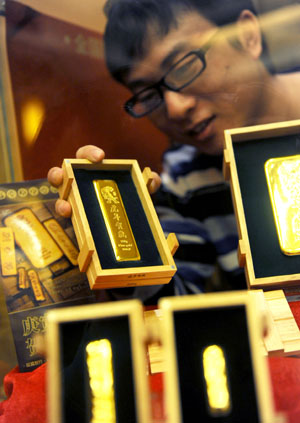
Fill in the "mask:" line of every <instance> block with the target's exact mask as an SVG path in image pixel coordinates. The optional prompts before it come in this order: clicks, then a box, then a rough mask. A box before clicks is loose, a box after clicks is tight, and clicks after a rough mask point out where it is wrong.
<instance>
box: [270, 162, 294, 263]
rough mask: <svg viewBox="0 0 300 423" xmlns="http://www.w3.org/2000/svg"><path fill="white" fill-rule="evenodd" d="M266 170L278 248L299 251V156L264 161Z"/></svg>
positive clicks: (291, 252) (285, 251)
mask: <svg viewBox="0 0 300 423" xmlns="http://www.w3.org/2000/svg"><path fill="white" fill-rule="evenodd" d="M265 173H266V178H267V183H268V189H269V195H270V200H271V205H272V209H273V214H274V219H275V224H276V229H277V234H278V238H279V244H280V248H281V250H282V252H283V253H284V254H286V255H296V254H300V155H295V156H287V157H279V158H273V159H269V160H267V161H266V163H265Z"/></svg>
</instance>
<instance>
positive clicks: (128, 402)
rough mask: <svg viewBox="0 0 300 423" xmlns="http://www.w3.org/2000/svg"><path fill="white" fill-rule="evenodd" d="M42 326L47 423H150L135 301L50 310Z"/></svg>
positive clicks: (140, 309)
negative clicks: (45, 368)
mask: <svg viewBox="0 0 300 423" xmlns="http://www.w3.org/2000/svg"><path fill="white" fill-rule="evenodd" d="M46 324H47V332H46V346H47V359H48V378H47V384H48V389H47V395H48V397H47V398H48V405H49V406H48V407H47V408H48V420H47V421H49V423H69V422H71V421H73V422H90V421H96V420H97V421H103V422H113V421H115V422H120V423H121V422H124V423H125V422H126V423H127V422H136V423H150V422H151V420H150V397H149V382H148V376H147V370H148V369H147V364H146V363H147V362H146V344H145V326H144V318H143V306H142V303H141V302H140V301H138V300H129V301H117V302H114V303H103V304H93V305H89V306H79V307H68V308H61V309H56V310H51V311H50V312H48V313H47V314H46ZM93 345H94V350H93V351H91V349H90V348H91V346H93ZM97 346H98V347H97ZM91 352H92V353H93V355H94V356H92V354H91ZM104 364H105V366H104ZM97 386H98V387H99V388H98V389H96V388H97ZM107 410H108V411H109V413H108V412H107ZM105 412H107V413H105ZM96 417H98V419H97V418H96Z"/></svg>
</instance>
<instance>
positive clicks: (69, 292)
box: [0, 179, 95, 371]
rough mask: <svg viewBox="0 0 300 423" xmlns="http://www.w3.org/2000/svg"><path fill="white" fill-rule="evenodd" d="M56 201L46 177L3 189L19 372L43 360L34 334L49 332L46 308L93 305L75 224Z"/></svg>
mask: <svg viewBox="0 0 300 423" xmlns="http://www.w3.org/2000/svg"><path fill="white" fill-rule="evenodd" d="M57 199H58V194H57V190H56V189H55V188H53V187H51V186H50V185H49V183H48V182H47V181H46V180H44V179H41V180H34V181H27V182H20V183H14V184H2V185H0V257H1V264H0V281H1V289H2V290H3V294H4V296H5V300H6V305H7V310H8V315H9V320H10V324H11V328H12V334H13V338H14V343H15V347H16V353H17V359H18V364H19V368H20V371H31V370H33V369H34V368H36V367H37V366H39V365H40V364H42V363H43V362H44V361H45V359H44V358H41V357H40V356H39V355H38V354H37V349H36V338H35V335H43V334H44V333H45V330H46V326H45V317H44V314H45V311H46V310H48V309H50V308H53V307H61V306H65V307H66V306H69V305H70V306H71V305H79V304H88V303H91V302H94V301H95V295H94V293H93V292H92V291H91V290H90V288H89V283H88V281H87V279H86V275H85V274H83V273H81V272H80V271H79V269H78V265H77V257H78V246H77V242H76V238H75V235H74V231H73V227H72V224H71V221H70V219H65V218H62V217H60V216H58V215H57V214H56V212H55V201H56V200H57Z"/></svg>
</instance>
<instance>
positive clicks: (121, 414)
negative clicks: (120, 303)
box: [60, 316, 137, 423]
mask: <svg viewBox="0 0 300 423" xmlns="http://www.w3.org/2000/svg"><path fill="white" fill-rule="evenodd" d="M60 339H61V365H62V374H61V377H62V406H63V407H62V408H63V420H62V421H63V422H64V423H74V422H82V423H89V422H90V421H91V418H92V411H91V410H92V396H91V395H92V394H91V389H90V383H89V373H88V367H87V364H86V346H87V345H88V343H89V342H92V341H95V340H100V339H108V340H109V341H110V342H111V349H112V366H113V374H114V393H115V408H116V417H117V421H118V422H119V423H128V422H135V421H137V415H136V403H135V393H134V380H133V363H132V349H131V341H130V339H131V338H130V329H129V321H128V317H127V316H118V317H110V318H106V319H95V320H92V321H80V322H68V323H63V324H62V325H61V327H60Z"/></svg>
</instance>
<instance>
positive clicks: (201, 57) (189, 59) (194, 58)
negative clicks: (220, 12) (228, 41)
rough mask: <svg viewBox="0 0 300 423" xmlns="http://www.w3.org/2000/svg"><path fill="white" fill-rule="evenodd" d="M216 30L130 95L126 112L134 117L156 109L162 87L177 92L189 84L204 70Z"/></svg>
mask: <svg viewBox="0 0 300 423" xmlns="http://www.w3.org/2000/svg"><path fill="white" fill-rule="evenodd" d="M218 32H219V31H217V32H216V33H215V34H214V35H213V36H212V37H211V39H210V40H209V41H208V42H207V43H206V44H205V45H204V46H202V47H201V48H199V49H197V50H193V51H190V52H189V53H188V54H186V55H185V56H184V57H183V58H182V59H180V60H179V61H178V62H176V63H174V65H173V66H172V67H171V68H170V69H169V70H168V72H167V73H166V74H165V75H164V76H163V77H162V78H161V79H160V80H159V81H158V82H156V83H155V84H153V85H151V86H150V87H147V88H144V89H143V90H142V91H140V92H139V93H137V94H135V95H134V96H133V97H131V98H130V99H129V100H128V101H127V102H126V103H125V105H124V107H125V110H126V112H127V113H129V114H130V115H131V116H133V117H135V118H140V117H143V116H145V115H147V114H149V113H151V112H152V111H153V110H155V109H157V108H158V107H159V106H160V105H161V104H162V103H163V101H164V96H163V89H162V88H163V87H164V88H167V89H168V90H171V91H175V92H176V91H177V92H178V91H180V90H182V89H183V88H185V87H187V86H188V85H190V84H191V83H192V82H193V81H194V80H195V79H196V78H198V76H200V75H201V74H202V72H203V71H204V70H205V68H206V60H205V54H206V53H207V51H208V49H209V48H210V47H211V46H212V43H213V40H214V39H215V36H216V34H217V33H218Z"/></svg>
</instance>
